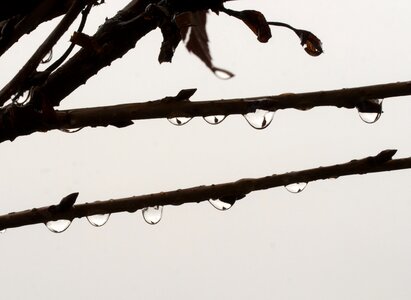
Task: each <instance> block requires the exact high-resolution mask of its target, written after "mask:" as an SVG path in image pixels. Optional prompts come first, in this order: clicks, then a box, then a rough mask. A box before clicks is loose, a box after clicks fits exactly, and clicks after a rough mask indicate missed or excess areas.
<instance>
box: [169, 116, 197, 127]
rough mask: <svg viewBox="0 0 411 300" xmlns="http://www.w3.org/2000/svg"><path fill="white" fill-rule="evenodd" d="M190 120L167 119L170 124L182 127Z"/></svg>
mask: <svg viewBox="0 0 411 300" xmlns="http://www.w3.org/2000/svg"><path fill="white" fill-rule="evenodd" d="M191 119H192V118H186V117H175V118H169V119H167V120H168V121H169V122H170V123H171V124H173V125H176V126H182V125H184V124H187V123H188V122H189V121H190V120H191Z"/></svg>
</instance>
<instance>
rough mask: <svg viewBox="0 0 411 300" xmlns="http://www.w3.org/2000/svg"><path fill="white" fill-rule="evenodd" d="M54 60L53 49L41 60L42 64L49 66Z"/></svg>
mask: <svg viewBox="0 0 411 300" xmlns="http://www.w3.org/2000/svg"><path fill="white" fill-rule="evenodd" d="M52 59H53V49H51V50H50V51H49V53H47V54H46V56H44V57H43V59H42V60H41V63H42V64H47V63H49V62H50V61H51V60H52Z"/></svg>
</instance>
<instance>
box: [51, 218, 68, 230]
mask: <svg viewBox="0 0 411 300" xmlns="http://www.w3.org/2000/svg"><path fill="white" fill-rule="evenodd" d="M70 224H71V221H70V220H65V219H61V220H57V221H48V222H47V223H46V226H47V228H48V229H50V231H51V232H55V233H60V232H63V231H64V230H66V229H67V228H68V227H69V226H70Z"/></svg>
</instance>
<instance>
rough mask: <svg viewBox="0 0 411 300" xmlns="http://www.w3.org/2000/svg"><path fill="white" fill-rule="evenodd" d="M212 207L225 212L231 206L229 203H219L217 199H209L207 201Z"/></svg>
mask: <svg viewBox="0 0 411 300" xmlns="http://www.w3.org/2000/svg"><path fill="white" fill-rule="evenodd" d="M208 202H210V204H211V205H212V206H214V207H215V208H217V209H218V210H227V209H229V208H231V206H233V205H232V204H231V203H228V202H224V201H221V200H219V199H210V200H208Z"/></svg>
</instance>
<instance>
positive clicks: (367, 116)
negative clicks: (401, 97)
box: [358, 99, 382, 124]
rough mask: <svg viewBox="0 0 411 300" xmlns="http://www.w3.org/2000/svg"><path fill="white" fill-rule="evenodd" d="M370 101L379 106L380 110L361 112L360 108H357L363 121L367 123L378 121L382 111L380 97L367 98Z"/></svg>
mask: <svg viewBox="0 0 411 300" xmlns="http://www.w3.org/2000/svg"><path fill="white" fill-rule="evenodd" d="M369 102H371V103H375V104H377V105H379V106H380V111H379V112H362V111H360V109H358V114H359V116H360V118H361V120H363V121H364V122H365V123H367V124H373V123H375V122H377V121H378V119H379V118H380V117H381V113H382V99H375V100H369Z"/></svg>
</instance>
